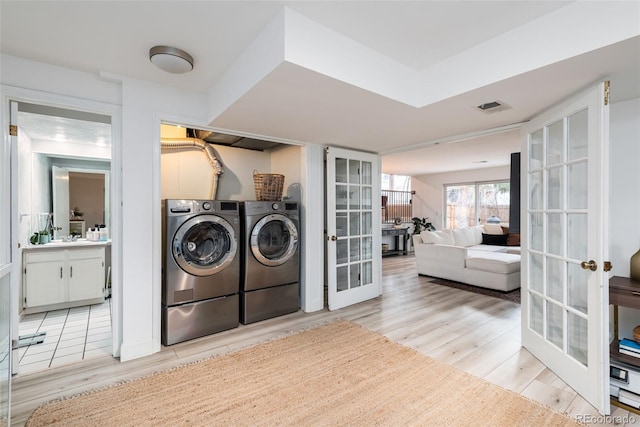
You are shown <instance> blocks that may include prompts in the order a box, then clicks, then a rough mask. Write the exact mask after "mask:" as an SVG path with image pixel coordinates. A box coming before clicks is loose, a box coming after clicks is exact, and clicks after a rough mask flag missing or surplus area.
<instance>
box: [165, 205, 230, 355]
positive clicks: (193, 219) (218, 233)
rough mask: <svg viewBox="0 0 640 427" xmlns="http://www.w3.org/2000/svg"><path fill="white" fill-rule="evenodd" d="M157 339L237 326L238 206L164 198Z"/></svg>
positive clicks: (168, 339) (170, 341) (175, 340)
mask: <svg viewBox="0 0 640 427" xmlns="http://www.w3.org/2000/svg"><path fill="white" fill-rule="evenodd" d="M162 219H163V223H162V237H163V239H162V240H163V246H162V343H163V344H164V345H171V344H175V343H178V342H181V341H186V340H190V339H193V338H197V337H201V336H205V335H209V334H213V333H215V332H220V331H223V330H226V329H231V328H235V327H237V326H238V325H239V315H240V313H239V312H240V308H239V307H240V304H239V295H238V293H239V290H240V267H241V262H240V258H241V252H240V244H239V243H240V240H239V239H240V234H241V227H240V222H241V220H240V205H239V202H236V201H219V200H173V199H169V200H163V202H162Z"/></svg>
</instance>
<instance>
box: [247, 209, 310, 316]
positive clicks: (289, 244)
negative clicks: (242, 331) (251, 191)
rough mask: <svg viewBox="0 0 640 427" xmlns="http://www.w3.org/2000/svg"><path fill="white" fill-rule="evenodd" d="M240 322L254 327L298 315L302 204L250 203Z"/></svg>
mask: <svg viewBox="0 0 640 427" xmlns="http://www.w3.org/2000/svg"><path fill="white" fill-rule="evenodd" d="M241 209H242V212H243V217H244V221H245V224H244V230H245V248H244V251H243V252H244V267H243V282H242V287H241V290H240V321H241V322H242V323H244V324H247V323H253V322H257V321H260V320H264V319H269V318H271V317H276V316H280V315H283V314H287V313H292V312H295V311H298V308H299V307H300V302H299V301H300V298H299V294H300V283H299V281H300V235H299V231H298V227H299V212H298V203H296V202H286V201H282V202H266V201H246V202H244V203H243V204H242V205H241Z"/></svg>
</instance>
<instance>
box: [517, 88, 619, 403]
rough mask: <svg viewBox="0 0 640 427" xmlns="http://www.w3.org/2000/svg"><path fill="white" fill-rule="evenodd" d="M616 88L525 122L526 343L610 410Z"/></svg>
mask: <svg viewBox="0 0 640 427" xmlns="http://www.w3.org/2000/svg"><path fill="white" fill-rule="evenodd" d="M607 91H608V89H607V88H606V85H605V84H604V83H602V84H598V85H595V86H594V87H593V88H591V89H589V90H588V91H586V92H584V93H582V94H580V95H578V96H576V97H574V98H572V99H570V100H567V101H565V102H563V103H562V104H560V105H557V106H555V107H554V108H552V109H551V110H549V111H547V112H545V113H543V114H541V115H540V116H539V117H536V118H534V119H533V120H531V121H530V122H528V123H527V124H526V125H525V126H524V127H523V134H524V140H523V146H522V151H523V153H524V154H525V155H523V156H522V170H523V171H525V173H524V174H523V187H522V188H523V189H526V191H525V192H523V194H528V197H523V201H524V205H523V206H524V210H523V215H522V223H523V225H524V228H523V233H522V249H523V251H522V291H523V298H522V344H523V346H524V347H525V348H527V349H528V350H529V351H530V352H531V353H532V354H533V355H534V356H536V357H537V358H538V359H539V360H540V361H541V362H542V363H544V364H545V365H547V366H548V367H549V368H550V369H551V370H552V371H553V372H555V373H556V374H557V375H558V376H559V377H560V378H562V379H563V380H564V381H565V382H566V383H567V384H568V385H569V386H571V387H572V388H573V389H574V390H576V391H577V392H578V393H579V394H580V395H581V396H582V397H584V398H585V399H586V400H587V401H588V402H589V403H591V404H592V405H593V406H594V407H596V408H597V409H598V410H599V411H600V412H601V413H603V414H606V413H609V383H608V375H609V371H608V369H609V345H608V344H609V341H608V330H609V317H608V314H609V309H608V282H607V277H608V274H607V273H606V271H605V270H606V264H605V261H606V260H607V255H608V253H607V252H608V241H607V235H606V228H605V225H606V224H607V206H608V204H607V198H606V194H607V193H606V190H607V188H608V171H607V161H608V156H607V147H608V132H609V126H608V123H609V112H608V106H607V105H606V104H608V101H606V103H605V98H606V97H608V92H607Z"/></svg>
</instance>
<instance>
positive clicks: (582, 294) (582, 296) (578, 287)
mask: <svg viewBox="0 0 640 427" xmlns="http://www.w3.org/2000/svg"><path fill="white" fill-rule="evenodd" d="M588 280H589V270H585V269H583V268H582V267H580V265H579V264H573V263H569V264H567V305H568V306H569V307H572V308H575V309H576V310H578V311H581V312H582V313H584V314H587V298H588V296H589V293H588V292H587V289H588V288H587V281H588Z"/></svg>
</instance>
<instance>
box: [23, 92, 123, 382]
mask: <svg viewBox="0 0 640 427" xmlns="http://www.w3.org/2000/svg"><path fill="white" fill-rule="evenodd" d="M17 123H18V135H17V143H16V150H15V153H14V154H13V155H14V156H15V157H16V158H15V159H14V161H13V165H14V166H15V167H16V169H17V173H15V174H14V176H15V177H16V178H17V179H16V180H15V183H13V184H12V191H14V192H15V197H14V201H15V203H17V206H18V207H17V211H18V212H17V218H16V223H17V225H16V226H15V227H14V233H15V236H14V240H17V246H18V252H17V254H16V256H15V257H14V262H15V263H16V264H17V265H19V266H21V267H20V268H19V269H16V270H17V271H20V272H21V273H22V274H21V275H19V277H17V278H15V279H14V280H15V282H17V286H16V285H14V289H15V291H16V294H17V295H18V298H14V304H17V305H18V307H17V310H16V311H15V313H17V318H15V317H14V319H13V322H12V323H13V330H14V334H13V335H14V336H15V337H18V338H19V339H18V344H17V346H14V347H17V348H14V355H13V360H14V373H18V374H23V373H31V372H36V371H40V370H43V369H47V368H49V367H55V366H60V365H62V364H67V363H75V362H78V361H81V360H85V359H88V358H95V357H111V356H112V354H113V349H114V348H115V347H114V345H113V342H114V340H113V328H112V324H113V316H112V309H113V306H112V301H111V299H110V297H111V239H110V237H111V236H110V235H109V231H108V230H110V229H111V227H110V226H111V198H112V194H111V186H110V174H111V167H112V166H111V158H112V146H111V143H112V132H111V126H112V117H111V116H110V115H107V114H99V113H92V112H86V111H79V110H72V109H67V108H62V107H54V106H47V105H38V104H34V103H27V102H20V101H18V102H17ZM98 187H100V188H98ZM94 228H95V229H97V231H96V232H95V233H94V232H93V231H94V230H93V229H94ZM100 231H102V232H100ZM36 236H37V238H36ZM94 236H95V238H94Z"/></svg>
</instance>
